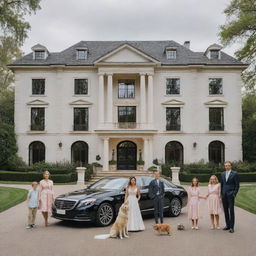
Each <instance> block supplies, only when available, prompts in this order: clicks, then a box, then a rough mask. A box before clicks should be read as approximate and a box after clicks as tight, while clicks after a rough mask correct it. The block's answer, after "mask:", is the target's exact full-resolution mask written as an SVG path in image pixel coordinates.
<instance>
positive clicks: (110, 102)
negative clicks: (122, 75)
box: [107, 74, 113, 123]
mask: <svg viewBox="0 0 256 256" xmlns="http://www.w3.org/2000/svg"><path fill="white" fill-rule="evenodd" d="M107 95H108V101H107V103H108V104H107V122H108V123H112V122H113V119H112V115H113V74H108V90H107Z"/></svg>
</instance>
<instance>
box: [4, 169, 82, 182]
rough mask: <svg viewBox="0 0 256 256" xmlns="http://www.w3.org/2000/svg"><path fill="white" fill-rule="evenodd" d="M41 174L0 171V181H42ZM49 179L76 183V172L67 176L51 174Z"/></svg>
mask: <svg viewBox="0 0 256 256" xmlns="http://www.w3.org/2000/svg"><path fill="white" fill-rule="evenodd" d="M42 178H43V177H42V173H39V172H11V171H0V180H5V181H31V182H32V181H38V182H39V181H40V180H42ZM50 179H51V180H53V182H55V183H67V182H74V181H77V174H76V172H72V173H69V174H53V175H51V176H50Z"/></svg>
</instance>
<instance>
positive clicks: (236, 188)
mask: <svg viewBox="0 0 256 256" xmlns="http://www.w3.org/2000/svg"><path fill="white" fill-rule="evenodd" d="M234 181H235V189H234V194H233V195H234V197H236V194H237V192H238V190H239V187H240V182H239V177H238V174H237V173H236V174H235V176H234Z"/></svg>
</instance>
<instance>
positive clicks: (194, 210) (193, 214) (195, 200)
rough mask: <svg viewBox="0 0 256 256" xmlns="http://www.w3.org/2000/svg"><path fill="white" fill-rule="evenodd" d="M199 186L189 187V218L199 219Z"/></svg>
mask: <svg viewBox="0 0 256 256" xmlns="http://www.w3.org/2000/svg"><path fill="white" fill-rule="evenodd" d="M199 194H200V189H199V187H189V188H188V218H189V219H190V220H197V219H199Z"/></svg>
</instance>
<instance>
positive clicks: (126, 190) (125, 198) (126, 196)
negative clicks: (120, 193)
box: [124, 186, 128, 202]
mask: <svg viewBox="0 0 256 256" xmlns="http://www.w3.org/2000/svg"><path fill="white" fill-rule="evenodd" d="M127 198H128V186H127V187H126V189H125V197H124V202H126V201H127Z"/></svg>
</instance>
